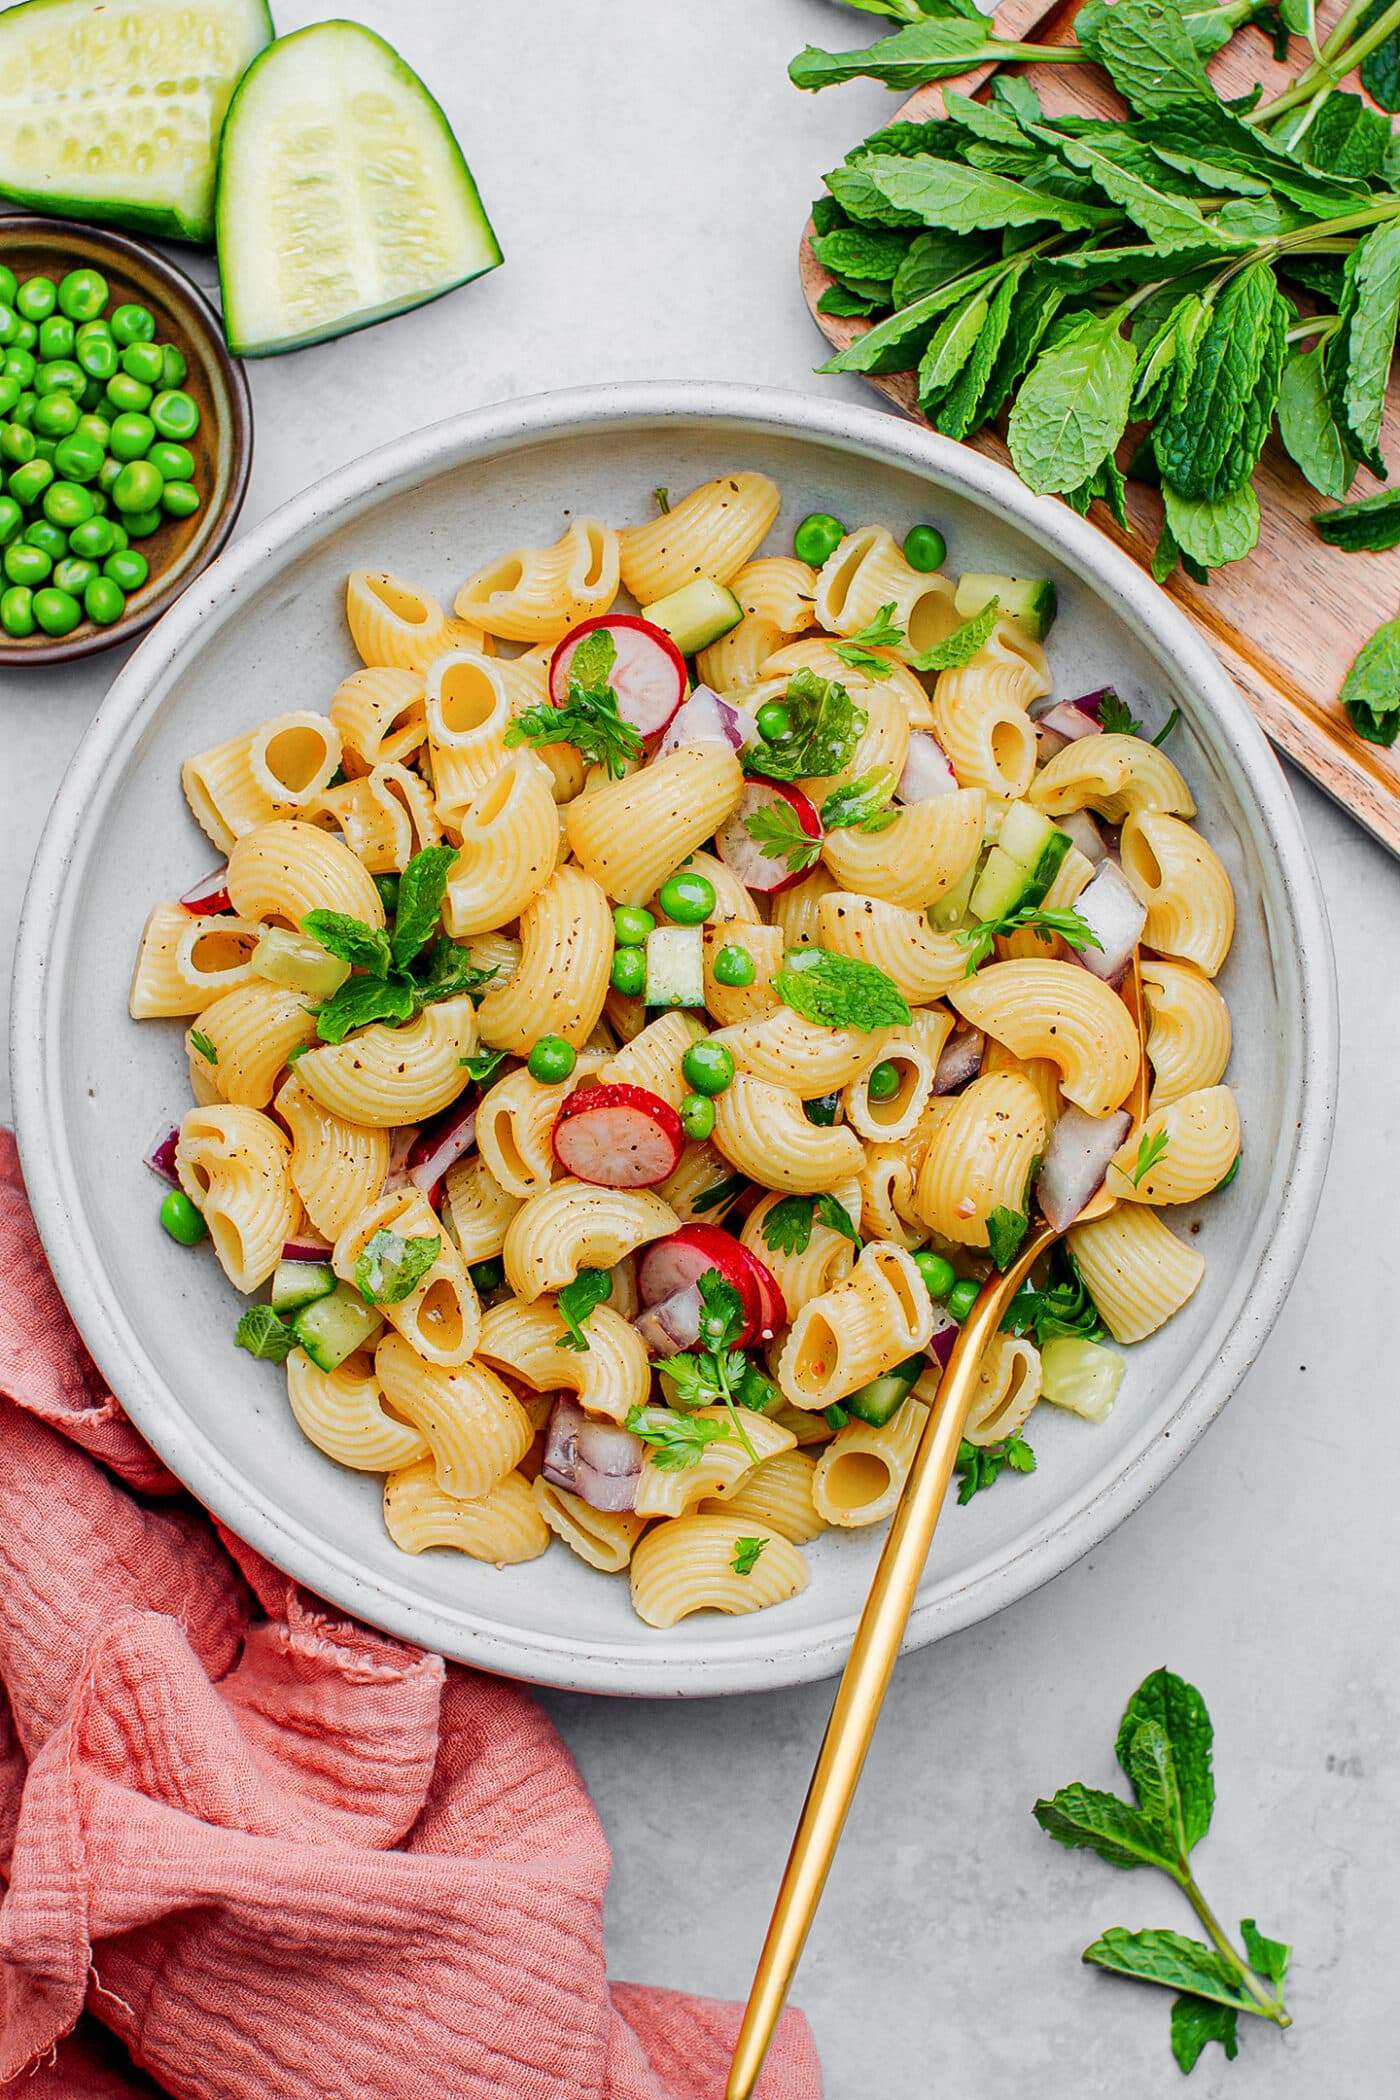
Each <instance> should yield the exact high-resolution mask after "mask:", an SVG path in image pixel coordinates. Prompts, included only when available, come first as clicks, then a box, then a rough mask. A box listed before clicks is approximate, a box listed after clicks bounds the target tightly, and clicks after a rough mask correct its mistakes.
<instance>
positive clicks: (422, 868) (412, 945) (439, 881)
mask: <svg viewBox="0 0 1400 2100" xmlns="http://www.w3.org/2000/svg"><path fill="white" fill-rule="evenodd" d="M456 858H457V848H456V847H455V846H425V847H424V848H423V851H422V852H421V853H415V854H414V856H413V858H412V860H411V861H410V862H409V864H408V866H407V867H406V868H405V869H404V871H403V874H402V875H401V876H400V877H399V902H398V908H397V910H396V912H395V914H394V937H393V942H392V947H393V955H394V963H395V966H396V967H397V968H398V969H400V970H403V969H406V968H407V967H408V965H409V963H411V962H412V960H413V958H414V956H415V955H417V953H418V951H419V949H420V948H421V947H422V946H423V944H424V942H425V941H426V940H427V938H428V936H429V934H430V933H431V932H432V930H433V928H434V927H435V926H436V925H437V922H438V917H439V914H440V913H441V911H442V900H443V898H444V896H445V895H446V893H447V878H448V876H449V875H450V874H451V872H452V864H453V862H454V861H455V860H456ZM317 938H318V939H319V938H320V936H319V935H318V936H317Z"/></svg>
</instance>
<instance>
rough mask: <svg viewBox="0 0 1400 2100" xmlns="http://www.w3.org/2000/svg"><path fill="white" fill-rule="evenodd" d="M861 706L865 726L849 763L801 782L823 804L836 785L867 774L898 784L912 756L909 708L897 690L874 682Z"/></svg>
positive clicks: (891, 783)
mask: <svg viewBox="0 0 1400 2100" xmlns="http://www.w3.org/2000/svg"><path fill="white" fill-rule="evenodd" d="M860 704H861V707H862V709H863V710H864V713H865V727H864V729H863V730H862V731H861V733H860V740H859V742H858V743H857V745H856V748H855V750H854V752H853V753H852V755H851V761H850V764H849V765H847V766H843V767H842V769H841V771H840V772H839V773H822V774H818V775H814V776H813V777H812V778H810V779H807V780H801V781H799V782H798V786H799V787H800V788H801V790H802V792H803V794H804V795H806V796H807V798H808V800H809V801H810V802H813V803H814V804H815V805H816V807H817V808H818V809H820V808H821V806H822V804H823V802H825V800H826V798H827V796H828V795H829V794H831V793H832V791H833V790H834V789H835V788H838V787H842V786H844V785H845V784H846V783H847V782H848V781H852V780H862V779H864V778H865V777H866V776H867V775H868V774H871V773H876V774H883V775H884V777H885V778H886V779H887V780H888V781H889V784H890V790H891V792H893V790H894V789H895V788H896V787H897V786H898V785H899V777H900V775H901V773H903V771H904V766H905V761H906V760H907V759H908V756H909V711H908V709H907V708H906V707H905V706H904V704H903V702H902V701H901V700H900V699H899V697H898V695H897V694H895V693H887V692H886V691H885V690H884V688H883V686H878V685H877V686H872V687H871V689H870V691H869V692H868V693H864V694H862V696H861V703H860Z"/></svg>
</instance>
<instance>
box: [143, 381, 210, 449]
mask: <svg viewBox="0 0 1400 2100" xmlns="http://www.w3.org/2000/svg"><path fill="white" fill-rule="evenodd" d="M151 421H152V422H153V423H154V424H155V426H156V429H157V430H158V431H159V432H160V434H161V436H162V437H163V438H174V439H175V440H176V442H177V443H178V444H183V443H184V441H185V439H186V438H192V437H193V436H194V434H195V432H196V431H197V430H198V428H199V404H198V403H197V402H196V401H195V399H194V397H193V395H191V394H186V393H184V392H183V391H182V390H181V389H180V388H179V387H170V388H167V389H166V391H165V392H163V393H160V394H157V395H156V397H155V400H154V401H153V402H152V403H151Z"/></svg>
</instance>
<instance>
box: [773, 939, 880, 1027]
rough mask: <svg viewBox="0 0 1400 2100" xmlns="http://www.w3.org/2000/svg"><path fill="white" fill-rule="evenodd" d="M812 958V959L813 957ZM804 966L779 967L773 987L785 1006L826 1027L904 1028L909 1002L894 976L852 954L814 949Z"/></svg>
mask: <svg viewBox="0 0 1400 2100" xmlns="http://www.w3.org/2000/svg"><path fill="white" fill-rule="evenodd" d="M809 958H810V960H809ZM802 961H803V966H802V967H801V968H800V969H798V968H794V967H793V966H792V965H791V964H788V965H786V966H785V967H784V968H783V969H781V970H779V971H778V972H777V973H776V975H775V976H774V979H773V989H774V991H775V992H776V993H777V995H778V997H779V998H780V999H781V1000H782V1002H783V1004H784V1005H785V1006H790V1007H791V1008H792V1010H793V1012H794V1013H798V1014H801V1016H802V1018H803V1020H804V1021H813V1022H815V1023H816V1024H817V1026H818V1027H821V1028H854V1029H858V1030H862V1031H865V1032H867V1033H868V1032H869V1031H871V1030H873V1029H876V1028H899V1027H902V1026H905V1025H906V1024H907V1023H908V1021H909V1018H910V1013H909V1002H908V1000H907V999H906V998H905V996H904V994H903V992H901V991H900V989H899V986H898V985H897V984H896V983H895V981H894V979H893V978H892V977H887V976H886V974H885V972H884V971H883V970H877V969H876V967H875V965H874V963H867V962H860V961H859V960H858V959H857V958H856V957H855V956H852V955H831V954H829V953H828V952H827V951H826V950H825V949H824V948H810V949H808V950H807V952H806V954H805V955H804V956H803V959H802Z"/></svg>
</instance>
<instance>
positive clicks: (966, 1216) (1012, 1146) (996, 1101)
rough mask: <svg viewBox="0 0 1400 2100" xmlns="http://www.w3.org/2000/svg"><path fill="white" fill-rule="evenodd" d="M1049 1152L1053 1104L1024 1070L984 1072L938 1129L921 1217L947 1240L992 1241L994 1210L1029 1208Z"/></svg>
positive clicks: (920, 1200)
mask: <svg viewBox="0 0 1400 2100" xmlns="http://www.w3.org/2000/svg"><path fill="white" fill-rule="evenodd" d="M1044 1151H1045V1111H1044V1109H1043V1108H1042V1107H1041V1105H1040V1096H1039V1095H1038V1094H1037V1092H1036V1090H1035V1088H1034V1087H1033V1086H1032V1085H1031V1083H1030V1081H1029V1080H1028V1079H1025V1078H1023V1077H1022V1076H1021V1074H1020V1073H1019V1072H995V1073H984V1074H982V1075H981V1076H980V1077H979V1078H977V1079H974V1080H973V1082H972V1084H971V1086H969V1087H967V1088H965V1089H964V1091H963V1092H962V1093H960V1094H957V1095H955V1096H954V1097H953V1099H952V1101H951V1102H950V1104H949V1105H948V1107H947V1109H946V1110H945V1112H944V1114H943V1115H942V1116H941V1117H940V1118H939V1121H938V1123H937V1125H936V1127H935V1129H934V1132H933V1136H932V1138H931V1139H930V1141H929V1147H928V1151H927V1152H926V1153H925V1155H924V1163H923V1165H922V1166H921V1167H920V1169H919V1178H918V1182H917V1184H916V1187H915V1194H914V1200H915V1203H916V1204H917V1206H918V1212H919V1216H920V1217H921V1218H922V1219H923V1221H924V1223H925V1224H926V1225H927V1226H928V1227H929V1229H930V1230H931V1231H933V1232H936V1233H938V1234H939V1235H940V1237H941V1238H943V1239H945V1240H954V1241H956V1242H957V1244H958V1245H959V1246H961V1247H985V1246H986V1245H987V1244H988V1239H987V1220H988V1218H989V1217H990V1216H991V1214H992V1212H993V1211H994V1210H1011V1211H1022V1210H1024V1209H1025V1207H1026V1206H1025V1197H1026V1185H1027V1183H1028V1181H1029V1179H1030V1174H1031V1167H1032V1164H1033V1162H1034V1161H1035V1159H1036V1158H1037V1156H1039V1155H1041V1154H1043V1153H1044ZM904 1354H905V1355H906V1356H907V1355H908V1354H909V1351H908V1350H907V1349H906V1350H905V1352H904ZM898 1360H899V1359H898V1358H896V1359H895V1361H896V1362H898Z"/></svg>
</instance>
